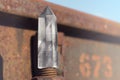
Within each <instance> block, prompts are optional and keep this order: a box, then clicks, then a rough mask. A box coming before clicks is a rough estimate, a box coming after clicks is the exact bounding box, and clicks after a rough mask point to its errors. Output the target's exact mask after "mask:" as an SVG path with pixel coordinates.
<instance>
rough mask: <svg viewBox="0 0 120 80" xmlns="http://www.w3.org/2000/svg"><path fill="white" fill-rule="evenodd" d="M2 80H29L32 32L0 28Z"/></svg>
mask: <svg viewBox="0 0 120 80" xmlns="http://www.w3.org/2000/svg"><path fill="white" fill-rule="evenodd" d="M0 34H1V35H0V55H1V56H2V58H3V79H4V80H30V79H31V66H30V65H31V62H30V38H31V35H34V32H33V31H30V30H22V29H17V28H10V27H5V26H0Z"/></svg>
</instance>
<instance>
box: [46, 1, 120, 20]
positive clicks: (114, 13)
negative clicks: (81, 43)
mask: <svg viewBox="0 0 120 80" xmlns="http://www.w3.org/2000/svg"><path fill="white" fill-rule="evenodd" d="M47 1H49V2H52V3H55V4H60V5H63V6H66V7H69V8H73V9H77V10H79V11H82V12H85V13H89V14H93V15H96V16H100V17H103V18H107V19H110V20H113V21H116V22H120V16H119V14H120V9H119V8H120V0H47Z"/></svg>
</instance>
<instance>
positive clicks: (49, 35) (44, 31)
mask: <svg viewBox="0 0 120 80" xmlns="http://www.w3.org/2000/svg"><path fill="white" fill-rule="evenodd" d="M48 67H53V68H58V53H57V25H56V16H55V15H54V13H53V11H52V10H51V9H50V8H49V7H46V8H45V10H44V11H43V13H42V14H41V15H40V17H39V18H38V69H42V68H48Z"/></svg>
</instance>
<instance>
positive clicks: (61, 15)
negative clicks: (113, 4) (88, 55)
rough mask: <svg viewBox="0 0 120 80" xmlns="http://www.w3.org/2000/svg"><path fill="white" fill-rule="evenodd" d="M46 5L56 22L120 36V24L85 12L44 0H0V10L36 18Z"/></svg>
mask: <svg viewBox="0 0 120 80" xmlns="http://www.w3.org/2000/svg"><path fill="white" fill-rule="evenodd" d="M46 6H50V7H51V8H52V9H53V11H54V12H55V14H56V16H57V18H58V24H62V25H67V26H70V27H75V28H81V29H86V30H91V31H95V32H100V33H104V34H109V35H114V36H120V24H119V23H116V22H113V21H110V20H107V19H103V18H99V17H96V16H92V15H89V14H85V13H83V12H79V11H76V10H73V9H69V8H66V7H63V6H58V5H55V4H52V3H49V2H46V1H44V0H0V11H2V12H3V11H4V12H8V13H12V14H16V15H21V16H27V17H32V18H37V17H38V15H39V14H40V13H41V12H42V11H43V9H44V8H45V7H46Z"/></svg>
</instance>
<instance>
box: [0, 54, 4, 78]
mask: <svg viewBox="0 0 120 80" xmlns="http://www.w3.org/2000/svg"><path fill="white" fill-rule="evenodd" d="M0 80H3V59H2V56H1V55H0Z"/></svg>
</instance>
